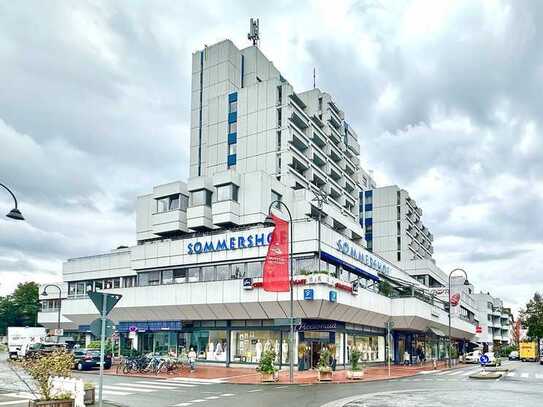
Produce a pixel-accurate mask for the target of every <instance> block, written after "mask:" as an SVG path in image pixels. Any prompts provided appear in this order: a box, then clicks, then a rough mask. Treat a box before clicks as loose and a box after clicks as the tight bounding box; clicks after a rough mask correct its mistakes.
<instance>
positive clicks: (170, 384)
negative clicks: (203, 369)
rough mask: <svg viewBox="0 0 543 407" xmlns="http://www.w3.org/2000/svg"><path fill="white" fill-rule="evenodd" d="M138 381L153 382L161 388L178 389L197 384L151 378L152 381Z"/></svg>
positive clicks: (143, 381) (152, 383)
mask: <svg viewBox="0 0 543 407" xmlns="http://www.w3.org/2000/svg"><path fill="white" fill-rule="evenodd" d="M138 383H143V384H151V385H153V386H161V388H164V389H168V388H170V389H177V388H179V387H194V386H196V385H195V384H186V383H173V382H164V381H159V380H150V381H145V380H142V381H139V382H138Z"/></svg>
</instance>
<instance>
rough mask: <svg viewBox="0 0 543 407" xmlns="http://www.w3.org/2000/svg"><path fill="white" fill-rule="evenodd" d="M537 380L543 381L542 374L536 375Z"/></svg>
mask: <svg viewBox="0 0 543 407" xmlns="http://www.w3.org/2000/svg"><path fill="white" fill-rule="evenodd" d="M535 378H536V379H543V374H541V373H536V374H535Z"/></svg>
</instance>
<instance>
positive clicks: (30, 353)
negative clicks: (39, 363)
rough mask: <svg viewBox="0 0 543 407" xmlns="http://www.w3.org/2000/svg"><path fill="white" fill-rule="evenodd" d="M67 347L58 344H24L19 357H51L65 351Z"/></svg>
mask: <svg viewBox="0 0 543 407" xmlns="http://www.w3.org/2000/svg"><path fill="white" fill-rule="evenodd" d="M65 350H66V345H65V344H63V343H56V342H38V343H28V344H24V345H23V346H22V347H21V350H20V351H19V356H20V357H23V358H35V357H40V356H45V355H49V354H51V353H52V352H56V351H65Z"/></svg>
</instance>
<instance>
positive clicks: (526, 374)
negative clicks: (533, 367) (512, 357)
mask: <svg viewBox="0 0 543 407" xmlns="http://www.w3.org/2000/svg"><path fill="white" fill-rule="evenodd" d="M520 377H522V378H523V379H527V378H528V377H530V374H529V373H522V374H521V375H520Z"/></svg>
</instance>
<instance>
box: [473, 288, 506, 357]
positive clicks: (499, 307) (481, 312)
mask: <svg viewBox="0 0 543 407" xmlns="http://www.w3.org/2000/svg"><path fill="white" fill-rule="evenodd" d="M474 298H475V300H476V301H477V306H478V318H477V319H478V321H479V326H480V331H481V332H480V333H478V334H477V335H476V337H475V341H476V342H478V343H480V344H487V345H488V347H489V350H492V349H494V347H496V348H499V347H500V346H502V345H507V344H509V343H511V338H510V329H511V310H510V309H509V308H505V307H504V306H503V301H502V300H501V299H499V298H496V297H493V296H492V295H490V293H483V292H480V293H477V294H474Z"/></svg>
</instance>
